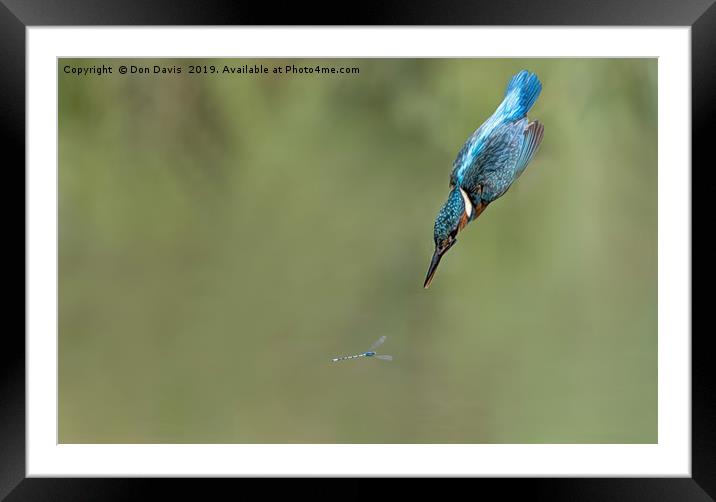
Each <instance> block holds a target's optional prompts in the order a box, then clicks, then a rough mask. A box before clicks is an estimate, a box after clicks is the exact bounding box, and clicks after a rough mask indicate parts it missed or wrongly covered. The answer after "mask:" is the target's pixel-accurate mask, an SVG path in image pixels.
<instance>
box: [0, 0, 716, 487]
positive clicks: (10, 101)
mask: <svg viewBox="0 0 716 502" xmlns="http://www.w3.org/2000/svg"><path fill="white" fill-rule="evenodd" d="M445 7H447V4H441V3H433V2H429V1H427V0H420V1H413V2H404V1H403V2H401V1H398V0H389V1H382V2H381V1H377V2H376V1H370V2H363V3H362V4H361V6H360V7H359V8H357V9H351V10H350V11H349V10H344V9H341V8H336V10H335V11H332V10H326V9H325V8H323V7H322V6H320V4H319V5H317V6H312V5H310V4H305V3H302V4H299V3H292V4H288V5H282V6H281V7H280V8H277V5H275V4H273V3H263V4H261V3H258V2H238V1H233V2H232V1H211V2H193V1H191V0H176V1H171V0H155V1H154V2H151V4H150V3H149V2H141V1H125V2H121V1H118V0H65V1H63V2H57V1H52V0H32V1H30V0H0V114H1V115H0V124H1V125H2V129H1V130H0V132H1V133H2V134H0V138H2V143H3V147H4V148H3V149H2V150H0V151H1V152H2V158H3V160H5V162H3V164H4V165H5V166H6V169H7V171H6V172H8V173H13V174H15V173H17V174H18V175H19V173H23V175H22V176H21V181H20V183H19V184H9V183H8V184H7V185H6V186H5V188H6V190H7V191H9V192H10V193H12V192H14V191H18V192H22V194H23V196H22V198H23V200H24V194H25V177H24V169H23V167H24V165H25V48H26V46H25V27H26V26H92V25H100V26H101V25H107V26H112V25H113V26H117V25H147V26H152V25H290V24H304V25H446V26H460V25H462V26H468V25H470V26H489V25H523V26H524V25H532V26H548V25H561V26H570V25H575V26H612V25H615V26H691V51H692V52H691V71H692V84H691V92H692V95H691V98H692V164H693V165H701V166H702V172H708V171H709V170H712V169H713V163H714V161H713V155H710V154H711V152H712V145H711V143H712V141H713V140H712V139H711V138H710V137H709V132H710V131H709V130H708V129H709V128H708V125H709V123H710V122H712V121H713V120H714V119H713V117H714V116H716V97H715V94H716V93H715V92H714V90H716V3H714V0H686V1H681V2H677V1H672V0H631V1H629V2H624V1H622V0H604V1H602V2H592V1H589V0H541V1H529V0H512V1H510V2H497V1H494V0H493V1H491V2H487V1H485V0H480V1H474V0H473V1H470V0H459V1H457V2H451V3H450V4H449V7H450V8H445ZM343 12H350V17H348V16H347V15H346V14H342V13H343ZM8 159H9V160H8ZM707 159H708V161H707ZM21 166H22V167H21ZM692 172H693V169H692ZM702 186H703V185H702ZM7 199H8V198H7V197H5V198H4V200H7ZM661 202H662V203H664V201H661ZM18 205H19V202H18ZM6 206H7V209H9V206H10V205H9V204H7V205H6ZM7 209H6V211H5V214H7V215H10V214H14V213H15V211H12V212H11V211H9V210H7ZM13 209H15V207H13ZM693 216H695V215H694V214H693V211H692V217H693ZM8 220H9V218H8V219H6V221H8ZM24 228H25V227H24V224H23V246H22V260H23V263H26V262H24V260H25V256H26V251H27V250H26V248H25V244H24V243H25V230H24ZM692 228H693V224H692ZM7 241H9V239H7ZM692 245H693V244H692ZM6 248H10V246H7V247H6ZM16 253H17V254H20V251H19V250H18V251H16ZM8 264H9V263H8ZM18 268H19V267H18ZM24 291H25V286H23V293H24ZM24 298H25V296H24V294H23V304H24ZM18 315H19V314H18ZM23 325H24V321H23ZM688 335H689V333H684V334H683V336H688ZM691 336H692V478H663V479H658V478H638V479H636V478H618V479H617V478H589V479H575V478H567V479H562V478H561V479H546V478H531V479H524V478H523V479H515V478H503V479H482V478H481V479H474V480H470V481H469V482H471V483H475V482H477V483H479V485H478V488H480V489H484V488H487V487H488V486H489V487H491V488H493V489H499V490H503V491H505V490H509V492H511V493H513V494H515V495H516V496H519V495H520V494H521V495H522V496H529V497H530V498H534V499H548V500H580V501H581V500H587V501H589V500H650V501H651V500H679V501H690V500H694V501H696V500H703V501H706V500H714V498H716V407H715V406H714V403H716V398H715V397H714V396H715V393H714V392H713V389H714V388H715V386H714V385H713V375H714V370H713V368H712V366H711V363H710V358H711V357H710V352H709V351H708V350H707V349H706V347H707V334H706V333H705V332H704V331H698V330H693V329H692V333H691ZM3 338H4V340H3V342H4V343H3V344H2V350H0V354H2V356H3V357H2V360H1V361H0V499H5V498H6V497H7V498H6V500H46V499H47V500H49V499H52V500H125V499H128V498H137V497H140V496H141V494H142V493H144V492H145V490H147V489H152V488H160V489H161V490H162V492H163V493H164V494H165V495H169V496H171V492H173V491H174V490H176V488H179V489H180V490H181V492H182V494H183V495H189V496H192V495H194V496H198V497H202V498H203V497H205V496H206V492H205V490H206V488H207V487H208V485H207V483H198V482H196V480H194V482H190V481H189V480H176V481H175V482H174V483H171V485H170V484H169V483H166V482H165V481H164V480H152V479H119V478H112V479H96V478H95V479H70V478H61V479H49V478H26V468H25V467H26V465H25V460H26V456H25V337H24V330H23V333H20V331H19V330H17V331H15V330H8V331H6V333H5V336H4V337H3ZM236 482H240V483H244V484H246V483H250V482H251V481H249V480H246V479H243V480H222V481H221V485H223V486H222V487H223V488H228V485H226V483H236ZM465 482H467V480H465ZM232 486H233V485H232ZM327 486H328V485H324V490H322V491H324V492H325V493H326V494H329V493H332V492H333V490H332V489H331V491H329V488H327ZM242 488H244V487H242ZM455 488H458V487H457V486H456V487H455ZM473 489H474V488H473ZM340 490H341V491H340V495H339V496H341V497H345V496H356V495H361V494H363V495H368V496H370V494H371V491H372V490H370V489H367V488H366V483H365V481H360V480H351V481H350V482H349V486H343V487H341V488H340ZM176 491H178V490H176ZM401 493H404V491H401ZM333 494H334V495H338V494H337V493H335V492H334V493H333Z"/></svg>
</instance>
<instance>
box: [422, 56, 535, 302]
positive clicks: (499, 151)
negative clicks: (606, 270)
mask: <svg viewBox="0 0 716 502" xmlns="http://www.w3.org/2000/svg"><path fill="white" fill-rule="evenodd" d="M541 91H542V83H541V82H540V81H539V79H538V78H537V75H535V74H534V73H530V72H528V71H527V70H522V71H521V72H519V73H518V74H516V75H514V76H513V77H512V78H511V79H510V81H509V82H508V84H507V88H506V89H505V97H504V99H503V100H502V103H500V105H499V106H498V107H497V110H495V113H493V114H492V116H490V118H488V119H487V120H486V121H485V122H484V123H483V124H482V125H481V126H480V127H479V128H478V129H477V130H476V131H475V132H474V133H472V135H471V136H470V137H469V138H467V141H465V144H464V145H463V146H462V148H461V149H460V151H459V152H458V154H457V157H456V158H455V161H454V162H453V164H452V173H451V174H450V193H449V194H448V198H447V200H446V201H445V203H444V204H443V206H442V207H441V208H440V212H439V213H438V215H437V217H436V218H435V227H434V230H433V239H434V241H435V252H434V253H433V257H432V260H431V261H430V268H428V275H427V277H425V283H424V284H423V287H425V288H427V287H429V286H430V283H431V282H432V280H433V276H434V275H435V271H436V270H437V268H438V264H439V263H440V260H441V259H442V257H443V256H444V255H445V253H446V252H447V251H448V249H450V248H451V247H452V246H453V245H454V244H455V242H457V234H458V232H460V231H461V230H462V229H463V228H465V226H466V225H467V224H468V223H469V222H471V221H473V220H475V219H476V218H477V217H478V216H480V215H481V214H482V212H483V211H484V210H485V209H486V208H487V206H488V205H490V203H492V202H494V201H495V200H496V199H498V198H500V197H501V196H503V195H504V194H505V192H507V190H508V189H509V188H510V186H511V185H512V183H514V182H515V180H516V179H517V178H518V177H519V176H520V175H521V174H522V173H523V172H524V170H525V168H526V167H527V164H529V163H530V161H531V160H532V158H533V157H534V155H535V152H536V151H537V147H539V145H540V143H541V142H542V136H543V133H544V127H543V125H542V124H541V123H540V122H539V121H536V120H535V121H533V122H529V120H528V119H527V112H528V111H529V110H530V109H531V108H532V106H533V105H534V103H535V101H536V100H537V97H538V96H539V94H540V92H541Z"/></svg>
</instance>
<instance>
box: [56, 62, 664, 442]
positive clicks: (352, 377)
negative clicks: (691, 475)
mask: <svg viewBox="0 0 716 502" xmlns="http://www.w3.org/2000/svg"><path fill="white" fill-rule="evenodd" d="M254 63H259V64H264V65H267V66H269V67H273V66H277V65H280V66H283V65H285V64H296V65H309V66H310V65H316V64H321V65H323V66H336V67H337V66H357V67H358V68H359V69H360V73H359V74H358V75H294V76H291V75H288V76H287V75H273V74H268V75H260V76H259V75H216V74H207V75H191V74H188V73H187V66H188V65H189V64H206V65H212V64H213V65H216V66H217V67H218V68H221V67H222V66H223V65H224V64H228V65H232V66H236V65H243V64H254ZM96 64H105V65H112V66H113V67H114V74H113V75H108V76H102V77H98V76H92V75H90V76H86V77H78V76H76V75H71V74H65V73H64V71H63V67H64V66H65V65H73V66H92V65H96ZM120 64H135V65H136V64H141V65H147V66H152V65H155V64H160V65H167V66H171V65H176V64H181V65H182V66H183V67H184V70H183V73H182V74H180V75H120V74H117V68H118V66H119V65H120ZM522 68H526V69H529V70H531V71H534V72H536V73H537V74H538V76H539V77H540V79H541V81H542V83H543V91H542V94H541V96H540V98H539V100H538V101H537V104H536V105H535V107H534V108H533V109H532V111H531V112H530V114H529V117H530V118H532V119H539V120H540V121H541V122H543V123H544V125H545V139H544V141H543V143H542V146H541V148H540V151H539V152H538V153H537V155H536V157H535V159H534V160H533V162H532V163H531V164H530V166H529V167H528V168H527V170H526V172H525V174H524V175H523V176H522V177H521V178H520V179H519V180H518V182H517V183H515V185H514V186H513V187H512V188H511V189H510V191H509V192H508V193H507V194H506V195H505V196H504V197H502V198H501V199H499V200H498V201H496V202H495V203H494V204H492V205H491V206H490V208H489V209H488V210H487V211H485V213H484V214H483V215H482V216H481V217H480V218H479V219H478V220H477V221H476V222H473V223H472V224H471V225H470V226H469V227H468V228H467V229H466V231H465V232H464V233H463V234H462V237H460V240H459V243H458V245H456V246H455V248H454V249H453V250H451V251H450V253H448V255H447V256H446V259H445V260H443V263H442V265H441V266H440V269H439V270H438V273H437V275H436V278H435V281H434V282H433V285H432V286H431V288H430V289H429V290H423V288H422V282H423V279H424V277H425V272H426V270H427V266H428V263H429V260H430V257H431V254H432V251H433V242H432V227H433V220H434V218H435V215H436V213H437V211H438V209H439V207H440V205H441V204H442V202H443V200H444V199H445V197H446V196H447V193H448V177H449V174H450V169H451V164H452V161H453V159H454V157H455V155H456V153H457V151H458V150H459V148H460V147H461V145H462V143H463V141H464V140H465V139H466V138H467V136H468V135H469V134H470V133H472V131H473V130H474V129H476V128H477V127H478V126H479V125H480V124H481V123H482V122H483V120H484V119H486V118H487V117H488V116H489V115H490V114H491V113H492V112H493V111H494V109H495V108H496V106H497V105H498V104H499V102H500V101H501V99H502V95H503V92H504V88H505V85H506V83H507V81H508V80H509V78H510V77H511V76H512V75H513V74H514V73H516V72H517V71H519V70H520V69H522ZM58 75H59V326H60V328H59V438H60V442H62V443H334V442H336V443H654V442H656V441H657V107H656V102H657V94H656V93H657V62H656V60H655V59H524V60H517V59H512V60H510V59H401V60H395V59H366V60H358V59H352V60H327V59H321V60H307V61H296V60H280V59H266V60H216V59H211V60H201V61H198V60H187V59H184V60H139V61H138V60H118V59H107V60H87V59H78V60H68V59H61V60H59V64H58ZM381 335H387V337H388V338H387V341H386V343H385V344H384V346H383V347H382V349H383V350H382V352H383V353H386V354H392V355H393V356H394V357H395V360H394V361H393V362H384V361H377V360H369V359H361V360H358V361H347V362H343V363H340V364H333V363H331V358H332V357H334V356H337V355H344V354H353V353H357V352H362V351H365V350H367V349H368V347H369V346H370V345H371V343H372V342H373V341H374V340H375V339H377V338H378V337H379V336H381Z"/></svg>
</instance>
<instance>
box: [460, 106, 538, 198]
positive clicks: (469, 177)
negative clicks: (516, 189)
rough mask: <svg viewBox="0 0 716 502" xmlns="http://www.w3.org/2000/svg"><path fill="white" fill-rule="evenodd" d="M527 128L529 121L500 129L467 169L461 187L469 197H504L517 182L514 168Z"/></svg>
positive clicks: (491, 136)
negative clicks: (471, 195) (473, 195)
mask: <svg viewBox="0 0 716 502" xmlns="http://www.w3.org/2000/svg"><path fill="white" fill-rule="evenodd" d="M526 127H527V119H521V120H518V121H516V122H512V123H507V124H502V125H501V126H499V127H497V128H496V129H495V130H494V132H493V133H492V134H490V136H489V137H488V138H487V139H486V141H485V146H484V147H483V148H482V150H481V151H480V153H479V155H478V156H477V157H476V158H475V162H474V163H473V165H472V166H471V167H470V168H469V169H467V170H466V172H465V175H464V176H463V180H462V183H461V184H460V186H461V187H462V188H464V189H465V190H466V191H467V192H468V193H470V194H477V193H479V194H480V195H479V197H480V199H482V200H483V201H485V202H492V201H494V200H495V199H497V198H498V197H500V196H501V195H502V194H504V193H505V192H506V191H507V189H508V188H510V185H511V184H512V182H513V181H514V180H515V166H516V165H517V160H518V159H519V157H520V153H521V151H522V146H523V144H524V141H525V134H524V133H525V129H526ZM473 202H475V201H473Z"/></svg>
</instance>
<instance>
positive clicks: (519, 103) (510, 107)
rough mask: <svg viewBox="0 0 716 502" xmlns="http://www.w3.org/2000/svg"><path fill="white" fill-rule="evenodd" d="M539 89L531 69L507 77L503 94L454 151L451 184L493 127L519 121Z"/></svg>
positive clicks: (463, 174) (479, 150)
mask: <svg viewBox="0 0 716 502" xmlns="http://www.w3.org/2000/svg"><path fill="white" fill-rule="evenodd" d="M541 91H542V84H541V83H540V81H539V79H538V78H537V75H535V74H534V73H530V72H528V71H526V70H522V71H521V72H519V73H517V74H516V75H514V76H513V77H512V78H511V79H510V81H509V82H508V84H507V88H506V89H505V97H504V99H503V100H502V102H501V103H500V105H499V106H498V107H497V109H496V110H495V113H493V114H492V116H491V117H490V118H488V119H487V120H486V121H485V123H484V124H482V125H481V126H480V127H479V128H478V129H477V130H476V131H475V132H474V133H472V134H471V135H470V137H469V138H467V141H465V144H464V145H463V146H462V148H461V149H460V151H459V152H458V154H457V157H456V158H455V161H454V162H453V168H452V173H451V174H450V184H451V185H460V184H462V183H463V181H464V180H465V178H466V177H467V176H468V175H469V174H470V173H469V171H470V169H471V167H472V166H474V164H475V162H476V161H477V159H478V157H479V155H481V153H482V151H483V149H484V148H486V147H487V143H488V141H490V140H491V139H492V138H493V135H494V133H495V131H497V130H498V129H500V128H502V127H503V126H504V125H505V124H511V123H519V122H522V120H523V119H524V118H525V115H526V114H527V112H528V111H529V110H530V108H532V106H533V105H534V103H535V101H536V100H537V97H538V96H539V95H540V92H541Z"/></svg>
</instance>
